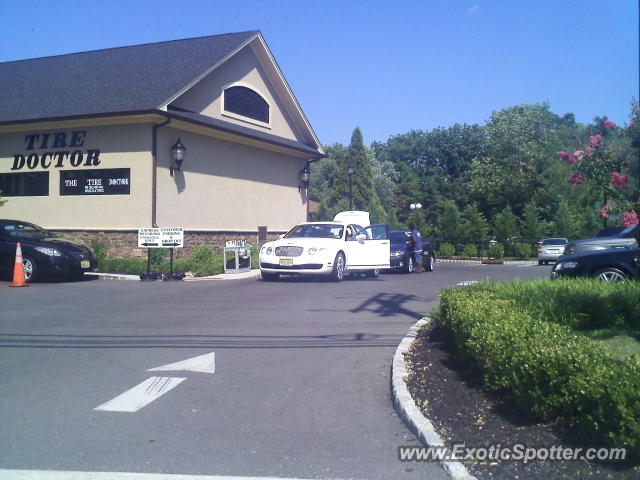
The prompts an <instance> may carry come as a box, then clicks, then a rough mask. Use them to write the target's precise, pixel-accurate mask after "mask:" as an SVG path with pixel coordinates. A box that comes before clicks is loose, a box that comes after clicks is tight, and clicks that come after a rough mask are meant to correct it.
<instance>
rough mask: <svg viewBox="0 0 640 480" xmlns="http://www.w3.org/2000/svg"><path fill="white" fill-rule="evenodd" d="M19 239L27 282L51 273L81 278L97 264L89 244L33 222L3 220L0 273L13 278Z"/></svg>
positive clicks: (0, 228)
mask: <svg viewBox="0 0 640 480" xmlns="http://www.w3.org/2000/svg"><path fill="white" fill-rule="evenodd" d="M18 242H20V246H21V247H22V259H23V263H24V275H25V279H26V281H27V282H33V281H35V280H36V279H41V278H44V277H49V276H56V277H71V278H80V277H81V276H82V275H83V274H84V272H87V271H91V270H94V269H95V268H96V267H97V266H98V262H97V261H96V259H95V257H94V256H93V253H92V252H91V250H90V249H89V248H88V247H85V246H84V245H80V244H79V243H75V242H71V241H69V240H62V239H60V238H57V237H56V236H55V235H54V234H53V233H51V232H49V231H47V230H45V229H44V228H41V227H39V226H37V225H34V224H33V223H28V222H22V221H20V220H0V274H2V275H3V276H5V277H8V278H11V276H12V274H13V269H14V265H15V259H16V246H17V244H18Z"/></svg>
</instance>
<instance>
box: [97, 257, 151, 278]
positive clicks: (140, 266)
mask: <svg viewBox="0 0 640 480" xmlns="http://www.w3.org/2000/svg"><path fill="white" fill-rule="evenodd" d="M146 270H147V262H146V261H145V260H140V259H137V258H104V259H103V260H102V262H100V271H102V272H109V273H124V274H129V275H139V274H141V273H142V272H145V271H146Z"/></svg>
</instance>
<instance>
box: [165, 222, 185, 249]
mask: <svg viewBox="0 0 640 480" xmlns="http://www.w3.org/2000/svg"><path fill="white" fill-rule="evenodd" d="M160 232H161V233H162V235H161V241H162V246H163V247H169V248H174V247H178V248H182V247H183V246H184V229H183V228H182V227H170V228H161V229H160Z"/></svg>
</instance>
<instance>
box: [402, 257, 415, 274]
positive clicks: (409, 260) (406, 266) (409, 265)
mask: <svg viewBox="0 0 640 480" xmlns="http://www.w3.org/2000/svg"><path fill="white" fill-rule="evenodd" d="M404 271H405V273H411V272H413V257H412V256H411V255H409V256H408V257H407V261H406V262H405V264H404Z"/></svg>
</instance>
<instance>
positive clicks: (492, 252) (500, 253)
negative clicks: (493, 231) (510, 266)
mask: <svg viewBox="0 0 640 480" xmlns="http://www.w3.org/2000/svg"><path fill="white" fill-rule="evenodd" d="M489 256H490V257H491V258H502V257H504V246H503V245H502V244H501V243H494V244H493V245H491V247H489Z"/></svg>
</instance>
